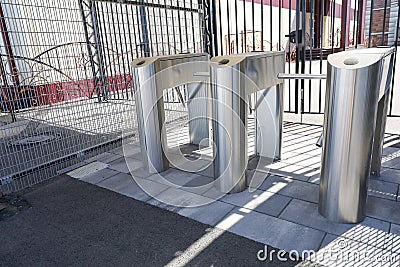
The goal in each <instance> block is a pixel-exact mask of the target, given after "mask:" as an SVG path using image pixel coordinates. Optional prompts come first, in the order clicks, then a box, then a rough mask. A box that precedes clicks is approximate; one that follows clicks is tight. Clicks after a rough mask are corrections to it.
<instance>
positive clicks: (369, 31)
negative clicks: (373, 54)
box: [368, 0, 374, 47]
mask: <svg viewBox="0 0 400 267" xmlns="http://www.w3.org/2000/svg"><path fill="white" fill-rule="evenodd" d="M373 14H374V0H371V12H370V16H369V29H368V47H371V33H372V17H373Z"/></svg>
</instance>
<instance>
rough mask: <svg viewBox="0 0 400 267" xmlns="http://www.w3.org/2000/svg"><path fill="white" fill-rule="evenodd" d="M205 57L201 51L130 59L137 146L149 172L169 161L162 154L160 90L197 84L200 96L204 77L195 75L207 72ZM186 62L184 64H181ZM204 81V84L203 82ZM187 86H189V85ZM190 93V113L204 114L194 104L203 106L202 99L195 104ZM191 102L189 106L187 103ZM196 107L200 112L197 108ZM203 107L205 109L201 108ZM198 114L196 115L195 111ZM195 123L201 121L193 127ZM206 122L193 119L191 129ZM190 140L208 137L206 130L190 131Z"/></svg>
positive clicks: (164, 140)
mask: <svg viewBox="0 0 400 267" xmlns="http://www.w3.org/2000/svg"><path fill="white" fill-rule="evenodd" d="M208 61H209V56H208V54H206V53H201V54H178V55H169V56H158V57H149V58H138V59H135V60H133V62H132V70H133V71H132V72H133V81H134V91H135V101H136V110H137V111H136V114H137V121H138V132H139V139H140V146H141V151H142V157H143V162H144V166H145V168H146V169H147V170H148V171H149V173H158V172H162V171H165V170H167V169H168V168H169V162H168V159H167V157H166V154H165V151H164V150H165V149H166V148H167V137H166V133H165V128H164V127H163V126H164V123H165V111H164V100H163V90H164V89H168V88H173V87H176V86H180V85H183V84H190V85H191V86H195V85H196V84H202V85H201V90H200V91H201V93H200V94H199V96H200V97H203V96H204V95H206V94H207V92H208V89H207V88H206V87H207V86H206V85H207V84H208V80H209V78H208V77H203V76H199V75H195V74H196V73H204V72H209V63H208ZM185 63H186V64H185ZM204 83H205V84H206V85H204ZM191 86H189V88H192V87H191ZM189 92H191V96H190V99H191V101H190V102H191V103H192V104H191V103H190V102H189V104H188V105H189V107H188V109H189V120H191V117H190V116H196V117H198V116H199V115H200V116H202V115H204V113H206V114H205V116H206V117H207V109H206V108H204V106H203V108H199V107H196V106H198V105H204V103H205V102H204V99H203V100H202V101H201V102H200V103H199V102H198V101H197V102H196V100H194V99H195V98H196V97H197V94H196V93H195V92H193V90H190V89H189ZM191 105H192V106H191ZM199 110H200V111H199ZM204 110H205V111H204ZM199 113H200V114H199ZM196 122H199V123H201V125H200V126H198V127H197V126H196V125H195V124H196ZM205 124H206V123H205V122H204V121H203V120H193V122H192V127H190V129H191V130H193V131H194V130H196V129H200V127H204V125H205ZM190 135H191V137H192V139H193V140H197V139H200V140H201V139H203V138H208V131H198V132H197V133H196V132H191V133H190Z"/></svg>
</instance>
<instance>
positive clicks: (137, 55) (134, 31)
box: [126, 6, 140, 58]
mask: <svg viewBox="0 0 400 267" xmlns="http://www.w3.org/2000/svg"><path fill="white" fill-rule="evenodd" d="M126 10H127V12H128V6H126ZM130 10H131V16H129V17H130V18H132V23H133V25H132V28H133V36H134V39H135V54H136V58H138V57H139V51H138V40H137V35H136V27H135V17H134V15H133V14H134V13H135V12H134V9H133V7H132V6H130ZM128 23H129V20H128ZM129 28H130V27H128V29H129ZM129 36H130V34H129ZM139 40H140V39H139Z"/></svg>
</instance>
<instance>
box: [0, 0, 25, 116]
mask: <svg viewBox="0 0 400 267" xmlns="http://www.w3.org/2000/svg"><path fill="white" fill-rule="evenodd" d="M0 30H1V36H2V38H3V43H4V47H5V52H6V55H7V62H8V64H9V66H10V72H11V81H12V83H13V86H12V87H11V86H9V85H8V83H7V78H5V77H3V75H5V68H4V66H3V59H2V58H1V62H0V64H1V73H2V77H3V83H4V86H5V87H6V89H5V95H6V97H7V100H6V101H7V106H8V107H7V108H8V109H9V112H10V114H11V119H12V121H13V122H15V121H16V117H15V114H14V113H15V110H14V109H15V105H14V103H15V100H16V96H17V95H18V91H19V86H20V81H19V74H18V70H17V66H16V64H15V59H14V54H13V51H12V47H11V42H10V38H9V36H8V30H7V25H6V21H5V18H4V13H3V6H2V4H1V3H0Z"/></svg>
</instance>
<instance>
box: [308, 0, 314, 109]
mask: <svg viewBox="0 0 400 267" xmlns="http://www.w3.org/2000/svg"><path fill="white" fill-rule="evenodd" d="M314 13H315V12H314V0H311V1H310V20H309V23H310V29H309V30H310V49H309V51H310V53H309V54H310V58H309V64H310V66H309V69H308V72H309V73H311V68H312V60H313V53H312V51H313V48H314V34H313V32H314V28H313V26H314V24H313V18H314V16H315V14H314ZM311 100H312V99H311V80H308V112H311V103H312V102H311Z"/></svg>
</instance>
